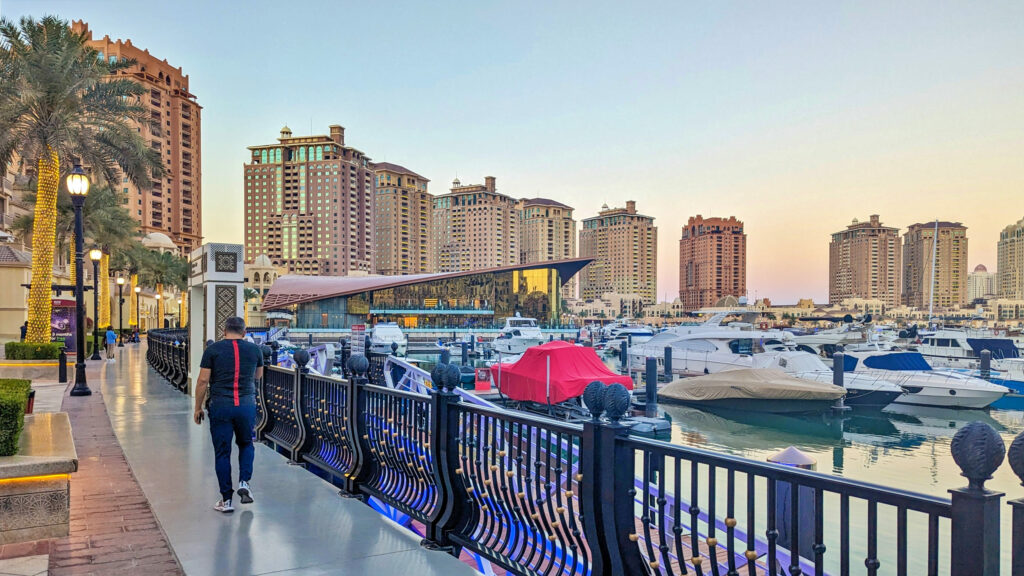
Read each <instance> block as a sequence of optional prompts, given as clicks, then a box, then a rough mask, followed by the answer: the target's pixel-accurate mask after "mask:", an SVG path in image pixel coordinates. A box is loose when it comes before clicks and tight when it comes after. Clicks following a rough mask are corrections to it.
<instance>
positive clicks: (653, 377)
mask: <svg viewBox="0 0 1024 576" xmlns="http://www.w3.org/2000/svg"><path fill="white" fill-rule="evenodd" d="M644 406H645V412H646V415H647V417H648V418H654V417H656V416H657V415H658V359H657V358H648V359H647V388H646V397H645V398H644Z"/></svg>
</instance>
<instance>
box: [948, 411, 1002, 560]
mask: <svg viewBox="0 0 1024 576" xmlns="http://www.w3.org/2000/svg"><path fill="white" fill-rule="evenodd" d="M949 448H950V452H952V453H953V461H954V462H956V465H957V466H959V467H960V470H961V471H962V474H963V476H964V477H965V478H967V480H968V485H967V486H966V487H964V488H957V489H953V490H950V491H949V493H950V495H951V496H952V497H951V504H952V513H951V514H950V518H951V521H950V537H951V541H952V543H951V550H950V565H951V566H950V568H951V571H950V574H951V575H952V576H967V575H972V576H998V574H999V560H1000V558H999V512H1000V502H1001V500H1002V498H1003V493H1002V492H995V491H992V490H989V489H987V488H985V482H986V481H987V480H988V479H990V478H991V477H992V473H993V472H995V471H996V469H998V468H999V466H1000V465H1001V464H1002V463H1003V458H1004V457H1005V455H1006V446H1005V445H1004V444H1003V439H1002V437H1001V436H999V433H998V432H996V431H995V430H994V429H993V428H992V427H991V426H989V425H988V424H985V423H984V422H971V423H970V424H968V425H967V426H964V427H963V428H961V429H960V430H959V431H958V432H957V433H956V435H955V436H953V441H952V442H950V445H949Z"/></svg>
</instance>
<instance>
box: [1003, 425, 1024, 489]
mask: <svg viewBox="0 0 1024 576" xmlns="http://www.w3.org/2000/svg"><path fill="white" fill-rule="evenodd" d="M1006 459H1007V460H1009V461H1010V469H1011V470H1013V473H1014V474H1016V475H1017V478H1020V481H1021V482H1020V485H1021V486H1024V432H1021V433H1020V434H1018V435H1017V437H1016V438H1014V439H1013V442H1012V443H1010V449H1009V450H1007V451H1006Z"/></svg>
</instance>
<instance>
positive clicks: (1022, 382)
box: [917, 328, 1024, 391]
mask: <svg viewBox="0 0 1024 576" xmlns="http://www.w3.org/2000/svg"><path fill="white" fill-rule="evenodd" d="M983 350H988V351H989V352H990V353H991V354H992V363H991V365H990V369H991V370H992V371H993V374H992V380H993V381H995V382H996V383H997V384H1003V385H1005V386H1008V387H1010V388H1013V389H1015V390H1017V391H1024V358H1022V357H1021V353H1020V350H1019V349H1018V348H1017V345H1016V344H1015V343H1014V341H1013V340H1012V339H1010V338H1005V337H1000V336H999V335H997V334H995V333H993V332H992V331H991V330H984V331H980V330H979V331H971V330H963V329H948V328H944V329H939V330H936V331H935V332H934V333H932V334H928V335H926V336H923V337H922V338H921V343H920V344H918V345H917V351H918V352H920V353H921V355H922V356H924V357H925V359H926V360H927V361H928V363H929V364H930V365H932V366H934V367H936V368H951V369H954V370H958V371H964V372H966V373H968V374H971V375H974V376H977V375H979V372H978V371H979V370H980V369H981V352H982V351H983Z"/></svg>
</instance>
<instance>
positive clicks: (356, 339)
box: [352, 324, 366, 356]
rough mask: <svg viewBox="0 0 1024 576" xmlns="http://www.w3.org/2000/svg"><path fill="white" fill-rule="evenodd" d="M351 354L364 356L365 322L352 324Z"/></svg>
mask: <svg viewBox="0 0 1024 576" xmlns="http://www.w3.org/2000/svg"><path fill="white" fill-rule="evenodd" d="M352 355H353V356H356V355H359V356H366V324H353V325H352Z"/></svg>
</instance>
